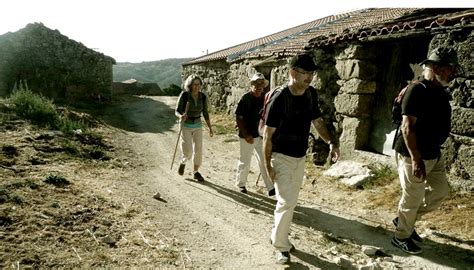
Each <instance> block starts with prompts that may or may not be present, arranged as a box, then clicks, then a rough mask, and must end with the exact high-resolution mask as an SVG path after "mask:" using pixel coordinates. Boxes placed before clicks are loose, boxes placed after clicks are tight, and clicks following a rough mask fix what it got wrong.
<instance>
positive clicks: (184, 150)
mask: <svg viewBox="0 0 474 270" xmlns="http://www.w3.org/2000/svg"><path fill="white" fill-rule="evenodd" d="M191 157H192V159H193V164H194V166H201V164H202V127H199V128H188V127H183V129H182V130H181V164H186V162H187V161H188V160H190V159H191Z"/></svg>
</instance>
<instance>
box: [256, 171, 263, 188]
mask: <svg viewBox="0 0 474 270" xmlns="http://www.w3.org/2000/svg"><path fill="white" fill-rule="evenodd" d="M260 175H262V174H261V173H259V174H258V177H257V181H255V185H256V186H258V180H260Z"/></svg>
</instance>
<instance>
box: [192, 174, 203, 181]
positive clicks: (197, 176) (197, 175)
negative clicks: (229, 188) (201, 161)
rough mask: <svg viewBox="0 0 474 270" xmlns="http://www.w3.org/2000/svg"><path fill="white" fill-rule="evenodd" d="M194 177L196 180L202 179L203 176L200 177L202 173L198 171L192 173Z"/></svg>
mask: <svg viewBox="0 0 474 270" xmlns="http://www.w3.org/2000/svg"><path fill="white" fill-rule="evenodd" d="M194 179H196V180H198V182H203V181H204V177H202V175H201V174H200V173H199V172H195V173H194Z"/></svg>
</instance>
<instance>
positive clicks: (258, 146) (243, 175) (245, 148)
mask: <svg viewBox="0 0 474 270" xmlns="http://www.w3.org/2000/svg"><path fill="white" fill-rule="evenodd" d="M239 142H240V158H239V161H238V163H237V175H236V177H235V185H236V186H237V187H245V185H246V184H247V178H248V175H249V171H250V162H251V161H252V155H253V154H254V155H255V159H256V160H257V163H258V167H259V168H260V174H261V176H262V179H263V182H264V183H265V187H266V188H267V190H271V189H273V183H272V181H271V180H270V178H269V177H268V174H267V170H266V169H265V164H264V163H263V148H262V137H257V138H253V144H250V143H248V142H247V141H245V139H243V138H240V139H239Z"/></svg>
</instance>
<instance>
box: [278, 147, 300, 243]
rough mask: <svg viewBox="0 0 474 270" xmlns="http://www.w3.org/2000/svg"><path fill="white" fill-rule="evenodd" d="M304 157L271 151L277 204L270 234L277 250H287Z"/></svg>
mask: <svg viewBox="0 0 474 270" xmlns="http://www.w3.org/2000/svg"><path fill="white" fill-rule="evenodd" d="M305 160H306V159H305V157H301V158H294V157H290V156H286V155H283V154H280V153H272V161H271V162H272V165H273V168H274V170H275V173H276V177H275V191H276V198H277V204H276V207H275V211H274V215H275V217H274V225H273V229H272V234H271V240H272V243H273V246H274V247H275V248H276V249H277V250H279V251H289V250H290V249H291V242H290V240H289V238H288V235H289V233H290V225H291V221H292V220H293V212H294V209H295V207H296V203H297V202H298V195H299V192H300V189H301V184H302V183H303V176H304V167H305Z"/></svg>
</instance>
